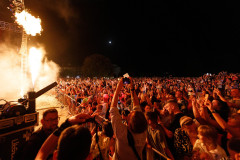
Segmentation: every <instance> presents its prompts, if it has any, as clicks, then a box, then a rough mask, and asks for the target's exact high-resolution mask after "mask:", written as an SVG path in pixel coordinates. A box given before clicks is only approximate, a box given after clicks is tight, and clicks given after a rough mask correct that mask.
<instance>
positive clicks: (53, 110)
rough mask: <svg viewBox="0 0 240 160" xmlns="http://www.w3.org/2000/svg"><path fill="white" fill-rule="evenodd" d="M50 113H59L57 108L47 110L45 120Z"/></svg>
mask: <svg viewBox="0 0 240 160" xmlns="http://www.w3.org/2000/svg"><path fill="white" fill-rule="evenodd" d="M48 113H58V111H57V110H56V109H55V108H51V109H47V110H46V111H44V112H43V118H45V117H46V116H47V114H48Z"/></svg>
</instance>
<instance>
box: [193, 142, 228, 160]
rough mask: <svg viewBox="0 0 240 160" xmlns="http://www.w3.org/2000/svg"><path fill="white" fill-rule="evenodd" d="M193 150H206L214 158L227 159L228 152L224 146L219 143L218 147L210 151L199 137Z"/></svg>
mask: <svg viewBox="0 0 240 160" xmlns="http://www.w3.org/2000/svg"><path fill="white" fill-rule="evenodd" d="M193 151H199V153H204V152H205V153H207V154H208V155H209V156H210V157H212V158H213V159H214V160H224V158H225V159H227V154H226V152H225V151H224V149H223V148H222V147H220V146H219V145H217V148H216V149H214V150H210V151H208V150H207V148H206V146H205V145H204V143H202V142H201V141H200V140H199V139H198V140H196V142H195V144H194V146H193Z"/></svg>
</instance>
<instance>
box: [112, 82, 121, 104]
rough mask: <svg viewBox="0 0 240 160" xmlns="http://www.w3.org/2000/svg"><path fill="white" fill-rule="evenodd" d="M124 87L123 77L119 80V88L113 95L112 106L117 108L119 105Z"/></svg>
mask: <svg viewBox="0 0 240 160" xmlns="http://www.w3.org/2000/svg"><path fill="white" fill-rule="evenodd" d="M122 87H123V79H122V78H121V79H120V80H119V82H118V85H117V88H116V90H115V92H114V95H113V99H112V103H111V108H114V107H115V108H116V107H117V103H118V95H119V93H120V91H121V89H122Z"/></svg>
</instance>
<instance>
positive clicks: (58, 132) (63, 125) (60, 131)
mask: <svg viewBox="0 0 240 160" xmlns="http://www.w3.org/2000/svg"><path fill="white" fill-rule="evenodd" d="M70 126H71V124H70V123H69V122H68V119H66V121H65V122H63V123H62V124H61V126H60V127H59V128H58V129H56V130H55V131H54V132H53V134H54V135H55V136H57V137H59V136H60V134H61V133H62V131H63V130H64V129H66V128H68V127H70Z"/></svg>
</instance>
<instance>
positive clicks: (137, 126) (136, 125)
mask: <svg viewBox="0 0 240 160" xmlns="http://www.w3.org/2000/svg"><path fill="white" fill-rule="evenodd" d="M128 125H129V128H130V129H131V131H132V132H133V133H142V132H144V131H145V130H147V126H148V124H147V120H146V118H145V116H144V114H143V113H142V112H140V111H132V112H131V113H130V114H129V116H128Z"/></svg>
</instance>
